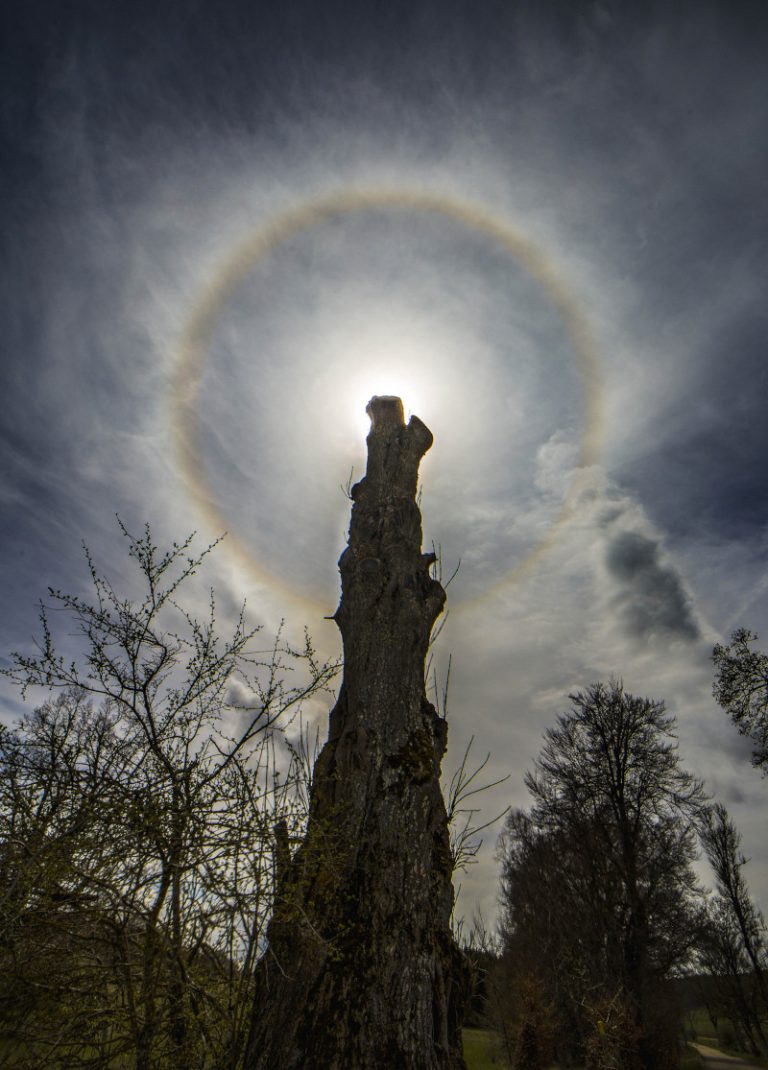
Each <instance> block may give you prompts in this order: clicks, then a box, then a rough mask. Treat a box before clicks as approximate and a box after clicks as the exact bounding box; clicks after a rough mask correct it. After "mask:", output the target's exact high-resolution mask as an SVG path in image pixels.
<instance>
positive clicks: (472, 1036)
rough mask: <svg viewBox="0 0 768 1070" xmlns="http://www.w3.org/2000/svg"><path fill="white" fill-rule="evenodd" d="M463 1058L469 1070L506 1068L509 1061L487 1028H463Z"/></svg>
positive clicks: (494, 1036)
mask: <svg viewBox="0 0 768 1070" xmlns="http://www.w3.org/2000/svg"><path fill="white" fill-rule="evenodd" d="M464 1058H465V1059H466V1062H467V1066H468V1067H469V1070H507V1068H508V1067H509V1063H508V1062H507V1061H506V1059H504V1058H503V1056H502V1054H501V1051H500V1050H499V1041H498V1038H497V1037H496V1035H495V1033H492V1032H491V1031H490V1030H489V1029H465V1030H464Z"/></svg>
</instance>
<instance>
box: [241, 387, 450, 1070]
mask: <svg viewBox="0 0 768 1070" xmlns="http://www.w3.org/2000/svg"><path fill="white" fill-rule="evenodd" d="M367 411H368V414H369V415H370V417H371V430H370V433H369V435H368V439H367V442H368V465H367V471H366V474H365V478H364V479H363V480H361V481H360V482H359V483H358V484H356V485H355V486H354V487H353V488H352V492H351V496H352V499H353V502H354V504H353V507H352V519H351V523H350V529H349V544H348V546H347V548H346V549H345V550H344V552H343V554H342V555H341V558H340V560H339V570H340V573H341V587H342V594H341V602H340V605H339V608H338V610H337V611H336V614H335V617H334V619H335V620H336V622H337V624H338V626H339V629H340V631H341V635H342V640H343V649H344V677H343V681H342V685H341V688H340V691H339V696H338V701H337V703H336V706H335V707H334V709H333V711H332V712H331V715H330V727H329V735H328V741H327V743H326V744H325V746H324V747H323V749H322V751H321V753H320V755H319V756H318V759H317V762H316V764H315V769H314V776H313V783H312V790H311V801H310V816H309V822H308V827H307V831H306V836H305V838H304V840H303V842H302V844H301V846H300V847H299V848H298V849H297V850H296V852H295V853H294V854H293V856H292V857H290V856H288V857H286V853H287V852H286V848H285V846H284V845H283V846H282V847H281V850H280V854H281V856H282V861H281V865H280V866H279V872H278V880H277V889H276V902H275V909H274V915H273V918H272V920H271V922H270V925H269V930H268V940H269V947H268V949H267V951H266V953H265V955H264V957H263V958H262V960H261V961H260V963H259V966H258V968H257V972H256V997H255V1004H254V1019H253V1026H252V1030H251V1036H250V1039H249V1043H248V1051H247V1055H246V1060H245V1065H246V1067H247V1068H248V1070H389V1068H392V1070H438V1068H439V1070H465V1063H464V1058H463V1055H462V1043H461V1021H462V1014H463V1008H464V1002H465V996H466V989H467V967H466V965H465V962H464V958H463V955H462V954H461V952H460V951H459V949H458V948H457V947H456V945H455V943H454V940H453V937H452V934H451V930H450V915H451V910H452V906H453V887H452V884H451V874H452V859H451V852H450V845H449V838H448V827H447V817H446V811H445V805H444V802H443V798H442V794H441V790H440V783H439V776H440V763H441V760H442V757H443V754H444V752H445V746H446V737H447V728H446V724H445V721H444V720H443V719H441V718H440V717H439V716H438V715H437V713H436V711H435V709H434V707H433V706H432V705H431V704H430V703H429V702H428V700H427V697H426V693H425V686H424V684H425V681H424V664H425V657H426V653H427V647H428V645H429V638H430V634H431V631H432V627H433V625H434V623H435V620H436V619H437V617H438V616H439V615H440V613H441V612H442V609H443V606H444V603H445V591H444V590H443V588H442V586H441V585H440V583H438V582H437V580H435V579H433V578H432V577H431V576H430V572H429V570H430V566H431V565H432V563H433V562H434V559H435V558H434V554H429V553H427V554H424V553H422V552H421V539H422V532H421V514H420V512H419V508H418V506H417V504H416V501H415V498H416V489H417V481H418V469H419V463H420V461H421V458H422V457H423V456H424V454H425V453H426V452H427V450H428V449H429V447H430V446H431V445H432V434H431V432H430V431H429V429H428V428H427V427H426V426H425V425H424V424H423V423H422V422H421V420H419V419H418V418H417V417H415V416H413V417H411V420H410V422H409V423H408V425H407V426H406V425H405V422H404V420H403V406H402V403H401V401H400V399H399V398H394V397H375V398H373V399H372V400H371V401H370V403H369V405H368V407H367Z"/></svg>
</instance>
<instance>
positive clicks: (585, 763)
mask: <svg viewBox="0 0 768 1070" xmlns="http://www.w3.org/2000/svg"><path fill="white" fill-rule="evenodd" d="M570 697H571V701H572V703H573V706H572V709H571V710H570V712H569V713H567V714H565V715H563V716H561V717H560V718H559V720H558V723H557V725H556V726H555V727H553V728H550V729H548V730H547V732H546V733H545V737H544V746H543V748H542V751H541V754H540V756H539V758H538V759H537V761H536V763H535V765H534V768H533V770H532V771H531V772H530V773H529V774H527V776H526V784H527V786H528V789H529V791H530V792H531V795H532V797H533V806H532V808H531V810H530V812H529V813H524V812H521V811H515V812H513V813H512V814H511V815H510V817H509V819H508V821H507V826H506V830H505V834H504V836H503V838H502V841H501V861H502V905H503V908H504V917H503V924H504V939H505V945H506V951H507V953H508V955H509V956H514V955H516V956H517V960H518V962H519V963H520V965H521V966H524V968H525V969H526V970H527V971H528V972H530V973H531V974H533V975H534V976H535V977H538V978H539V979H541V980H543V981H545V982H546V985H547V989H548V992H549V996H550V999H551V1002H552V1004H553V1006H554V1007H555V1008H556V1012H557V1014H558V1015H559V1016H560V1033H561V1034H563V1033H565V1034H570V1035H575V1036H576V1037H577V1038H579V1039H580V1046H581V1048H582V1052H583V1050H584V1049H585V1047H586V1048H589V1045H587V1044H586V1041H587V1039H588V1037H589V1036H590V1034H591V1032H593V1031H594V1029H596V1028H597V1023H598V1021H603V1024H604V1025H605V1020H604V1019H603V1018H599V1017H598V1012H599V1008H600V1007H601V1006H608V1005H610V1006H615V1007H621V1008H622V1011H621V1013H622V1014H624V1015H626V1016H628V1017H627V1021H629V1022H631V1024H632V1031H633V1034H636V1036H637V1048H636V1052H635V1057H637V1058H639V1060H640V1062H641V1063H642V1064H644V1065H645V1066H649V1067H650V1066H656V1067H658V1066H661V1065H663V1063H664V1059H666V1058H667V1057H668V1055H669V1052H670V1048H671V1050H672V1051H673V1052H674V1049H675V1045H676V1040H677V1038H676V1035H675V1031H674V1026H675V1023H674V1022H673V1023H671V1025H670V1023H669V1022H668V1021H667V1020H666V1016H665V1014H663V1013H662V1010H663V1009H662V1008H661V1007H660V1006H659V1005H658V1002H657V994H658V990H659V985H660V984H661V983H662V982H663V980H664V979H665V978H667V977H669V976H670V974H671V972H672V971H673V970H674V969H676V968H678V967H680V966H681V965H682V964H684V963H685V962H686V961H688V959H689V958H690V955H691V952H692V948H693V945H694V943H695V939H696V932H697V926H696V924H695V919H696V912H697V911H696V902H695V901H696V892H697V890H698V889H697V886H696V881H695V878H694V874H693V871H692V868H691V862H692V861H693V859H694V858H695V853H696V843H695V830H694V819H695V816H696V814H697V813H698V811H699V809H700V807H701V806H702V804H703V801H704V793H703V788H702V785H701V784H700V782H699V781H697V780H696V779H695V778H694V777H692V776H691V775H690V774H688V773H687V772H685V771H684V770H683V769H682V768H681V766H680V763H679V758H678V753H677V748H676V744H675V741H674V732H673V729H674V721H673V718H672V717H670V716H669V715H668V714H667V713H666V712H665V709H664V704H663V703H661V702H656V701H653V700H650V699H646V698H636V697H634V696H632V695H630V694H628V693H626V692H625V691H624V689H623V687H622V686H621V685H620V684H616V683H612V684H610V685H609V686H606V685H604V684H596V685H594V686H593V687H590V688H589V689H587V690H586V691H584V692H578V693H577V694H574V695H571V696H570ZM590 1008H591V1010H590ZM592 1012H594V1013H592ZM617 1014H618V1011H617ZM622 1020H623V1019H622ZM670 1032H671V1036H670ZM555 1043H556V1045H557V1037H556V1038H555ZM590 1050H591V1049H590ZM571 1054H573V1053H571ZM622 1058H623V1059H624V1065H627V1066H628V1065H630V1061H628V1060H630V1053H629V1052H628V1051H624V1054H623V1055H622Z"/></svg>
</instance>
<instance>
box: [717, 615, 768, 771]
mask: <svg viewBox="0 0 768 1070" xmlns="http://www.w3.org/2000/svg"><path fill="white" fill-rule="evenodd" d="M757 638H758V637H757V636H756V635H754V634H753V633H752V632H750V631H747V629H746V628H739V629H738V630H737V631H735V632H734V633H733V634H732V635H731V641H730V643H728V644H727V645H726V646H722V645H721V644H720V643H718V644H717V645H716V646H715V648H714V650H713V651H712V660H713V661H714V663H715V668H716V670H717V673H716V676H715V682H714V685H713V688H712V691H713V694H714V696H715V698H716V699H717V701H718V703H719V704H720V705H721V706H722V707H723V709H724V710H725V711H726V713H727V714H728V715H729V716H730V718H731V720H732V721H733V723H734V724H735V725H736V727H737V728H738V730H739V732H740V733H741V735H743V736H747V737H748V738H749V739H751V740H752V743H753V745H754V750H753V752H752V764H753V765H756V766H757V767H758V769H760V770H761V771H762V773H763V776H766V775H768V655H766V654H763V653H761V652H760V651H759V650H754V649H753V647H752V644H753V643H756V642H757Z"/></svg>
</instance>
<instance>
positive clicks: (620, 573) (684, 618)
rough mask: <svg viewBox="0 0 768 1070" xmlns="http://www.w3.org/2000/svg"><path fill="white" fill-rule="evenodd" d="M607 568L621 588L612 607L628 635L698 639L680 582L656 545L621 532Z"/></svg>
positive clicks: (610, 546) (608, 551)
mask: <svg viewBox="0 0 768 1070" xmlns="http://www.w3.org/2000/svg"><path fill="white" fill-rule="evenodd" d="M605 564H606V567H607V569H608V572H609V574H610V575H611V576H612V577H613V579H614V580H615V581H616V582H617V584H618V586H619V592H618V593H617V594H616V595H615V597H614V599H613V604H614V605H615V606H616V607H617V608H618V610H619V615H620V617H621V620H622V623H623V625H624V628H625V629H626V631H627V634H628V635H630V636H631V637H633V638H637V639H657V638H665V637H667V638H669V637H676V638H680V639H686V640H691V641H692V640H694V639H698V638H699V628H698V625H697V623H696V621H695V619H694V617H693V614H692V610H691V604H690V600H689V598H688V596H687V594H686V593H685V590H684V589H683V585H682V582H681V579H680V577H679V576H678V574H677V572H675V570H674V569H673V568H671V567H670V566H669V565H665V564H663V563H662V561H661V560H660V555H659V545H658V543H657V542H655V541H654V540H653V539H650V538H648V536H646V535H641V534H640V533H639V532H635V531H622V532H621V533H620V534H618V535H615V536H614V537H613V538H612V539H611V540H610V541H609V542H608V546H607V548H606V552H605Z"/></svg>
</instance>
